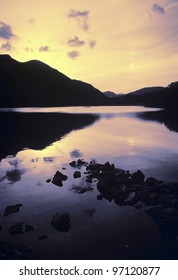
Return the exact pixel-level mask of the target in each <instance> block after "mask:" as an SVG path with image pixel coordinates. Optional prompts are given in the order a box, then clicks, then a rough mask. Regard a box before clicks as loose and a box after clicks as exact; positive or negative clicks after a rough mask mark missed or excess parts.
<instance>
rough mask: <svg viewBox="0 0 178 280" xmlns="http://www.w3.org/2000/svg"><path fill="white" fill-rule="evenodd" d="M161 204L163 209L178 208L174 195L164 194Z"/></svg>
mask: <svg viewBox="0 0 178 280" xmlns="http://www.w3.org/2000/svg"><path fill="white" fill-rule="evenodd" d="M161 203H162V205H163V207H165V208H168V207H174V206H176V198H175V195H173V194H163V195H161Z"/></svg>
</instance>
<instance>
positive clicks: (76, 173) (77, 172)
mask: <svg viewBox="0 0 178 280" xmlns="http://www.w3.org/2000/svg"><path fill="white" fill-rule="evenodd" d="M73 177H74V178H75V179H76V178H80V177H81V172H80V171H75V172H74V174H73Z"/></svg>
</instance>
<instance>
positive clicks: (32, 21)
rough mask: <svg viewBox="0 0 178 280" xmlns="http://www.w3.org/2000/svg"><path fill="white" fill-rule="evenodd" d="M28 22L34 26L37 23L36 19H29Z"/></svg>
mask: <svg viewBox="0 0 178 280" xmlns="http://www.w3.org/2000/svg"><path fill="white" fill-rule="evenodd" d="M27 22H28V23H30V24H33V23H34V22H35V19H34V18H29V19H28V21H27Z"/></svg>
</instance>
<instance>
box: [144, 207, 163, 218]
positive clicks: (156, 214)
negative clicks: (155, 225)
mask: <svg viewBox="0 0 178 280" xmlns="http://www.w3.org/2000/svg"><path fill="white" fill-rule="evenodd" d="M163 212H164V207H163V206H162V205H157V206H150V207H148V208H145V213H146V214H147V215H149V216H151V217H152V219H153V221H155V222H158V221H159V220H160V218H161V217H162V215H163Z"/></svg>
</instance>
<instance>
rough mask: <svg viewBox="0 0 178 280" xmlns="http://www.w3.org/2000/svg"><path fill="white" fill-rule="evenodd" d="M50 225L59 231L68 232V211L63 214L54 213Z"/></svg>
mask: <svg viewBox="0 0 178 280" xmlns="http://www.w3.org/2000/svg"><path fill="white" fill-rule="evenodd" d="M51 225H52V226H53V227H54V228H55V229H57V230H59V231H61V232H68V231H69V230H70V227H71V226H70V215H69V213H68V212H66V213H64V214H60V213H56V214H55V215H54V216H53V218H52V220H51Z"/></svg>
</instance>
